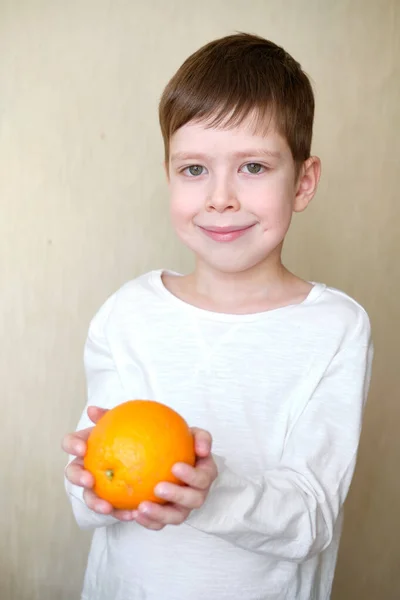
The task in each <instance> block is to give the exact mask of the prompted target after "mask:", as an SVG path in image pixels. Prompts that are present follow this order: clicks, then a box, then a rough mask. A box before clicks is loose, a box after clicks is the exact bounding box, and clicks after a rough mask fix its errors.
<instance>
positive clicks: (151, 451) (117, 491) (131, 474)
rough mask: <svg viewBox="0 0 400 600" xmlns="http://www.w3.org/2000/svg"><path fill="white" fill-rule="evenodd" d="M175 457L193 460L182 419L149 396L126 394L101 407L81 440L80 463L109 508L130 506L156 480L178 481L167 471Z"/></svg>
mask: <svg viewBox="0 0 400 600" xmlns="http://www.w3.org/2000/svg"><path fill="white" fill-rule="evenodd" d="M177 462H184V463H188V464H189V465H192V466H193V465H194V464H195V452H194V439H193V434H192V432H191V431H190V429H189V427H188V425H187V423H186V421H185V420H184V419H183V418H182V417H181V416H180V415H179V414H178V413H177V412H176V411H174V410H172V409H171V408H169V407H168V406H165V405H164V404H161V403H160V402H155V401H152V400H129V401H128V402H124V403H123V404H119V405H118V406H116V407H115V408H112V409H111V410H109V411H108V412H106V413H105V414H104V415H103V416H102V417H101V419H100V420H99V421H98V422H97V424H96V425H95V426H94V428H93V430H92V431H91V433H90V436H89V439H88V442H87V452H86V455H85V457H84V466H85V469H87V470H88V471H90V472H91V473H92V475H93V477H94V479H95V485H94V491H95V492H96V494H97V495H98V496H99V497H100V498H103V499H104V500H107V501H108V502H110V503H111V504H112V506H113V507H114V508H119V509H130V510H133V509H136V508H137V507H138V505H139V504H140V503H141V502H143V501H144V500H151V501H152V502H157V503H159V504H163V503H164V501H163V500H161V498H157V496H155V495H154V491H153V490H154V487H155V486H156V485H157V483H160V482H161V481H169V482H172V483H176V484H180V485H183V484H182V482H180V481H179V480H178V479H177V478H176V477H175V476H174V475H173V474H172V473H171V468H172V466H173V465H174V464H175V463H177Z"/></svg>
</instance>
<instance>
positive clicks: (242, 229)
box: [198, 223, 255, 242]
mask: <svg viewBox="0 0 400 600" xmlns="http://www.w3.org/2000/svg"><path fill="white" fill-rule="evenodd" d="M254 225H255V223H251V224H250V225H232V226H230V227H202V226H201V225H199V226H198V227H199V229H201V230H202V232H203V233H205V234H206V235H207V236H208V237H210V238H211V239H212V240H214V241H216V242H233V241H234V240H236V239H238V238H239V237H241V236H242V235H244V234H245V233H247V232H248V231H249V230H250V229H252V227H254Z"/></svg>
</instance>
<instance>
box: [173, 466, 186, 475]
mask: <svg viewBox="0 0 400 600" xmlns="http://www.w3.org/2000/svg"><path fill="white" fill-rule="evenodd" d="M186 469H187V466H186V465H183V464H181V463H177V464H176V465H174V466H173V467H172V473H173V474H174V475H175V477H184V476H185V473H186Z"/></svg>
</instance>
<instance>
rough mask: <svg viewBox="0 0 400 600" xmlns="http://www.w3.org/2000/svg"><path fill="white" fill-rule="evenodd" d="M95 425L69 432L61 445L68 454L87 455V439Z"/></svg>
mask: <svg viewBox="0 0 400 600" xmlns="http://www.w3.org/2000/svg"><path fill="white" fill-rule="evenodd" d="M92 429H93V427H88V428H87V429H82V430H81V431H76V432H74V433H67V435H65V436H64V437H63V439H62V442H61V447H62V449H63V450H64V452H66V453H67V454H72V455H73V456H85V454H86V441H87V439H88V437H89V435H90V432H91V431H92Z"/></svg>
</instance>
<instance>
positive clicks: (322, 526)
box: [186, 312, 373, 562]
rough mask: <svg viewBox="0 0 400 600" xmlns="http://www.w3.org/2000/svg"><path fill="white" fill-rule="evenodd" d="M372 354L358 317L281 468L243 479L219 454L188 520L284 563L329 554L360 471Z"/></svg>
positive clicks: (365, 325) (305, 413)
mask: <svg viewBox="0 0 400 600" xmlns="http://www.w3.org/2000/svg"><path fill="white" fill-rule="evenodd" d="M372 354H373V349H372V342H371V339H370V326H369V320H368V317H367V316H366V315H365V313H363V312H362V313H361V312H360V315H359V318H358V322H357V326H356V328H355V330H354V332H353V334H352V335H351V339H350V340H349V342H348V343H347V344H346V346H344V347H343V348H342V349H341V350H340V351H339V352H338V353H337V355H336V356H335V358H334V359H333V360H332V362H331V364H330V365H329V368H328V369H327V371H326V373H325V376H324V377H323V379H322V380H321V382H320V384H319V386H318V387H317V389H316V390H315V393H314V394H313V396H312V397H311V398H310V400H309V401H308V403H307V405H306V406H305V408H304V410H303V411H302V414H301V415H300V416H299V417H298V419H297V422H296V423H295V425H294V426H293V428H292V430H291V432H289V434H288V438H287V440H286V444H285V449H284V452H283V456H282V460H281V462H280V464H279V466H277V467H276V468H274V469H270V470H268V471H266V472H265V473H263V475H262V476H261V475H260V476H259V477H257V478H245V477H241V476H238V475H237V474H235V473H234V472H233V471H232V470H231V469H230V468H229V467H228V466H227V465H226V464H225V462H224V460H223V459H222V458H220V457H214V458H215V460H216V462H217V465H218V469H219V476H218V478H217V479H216V481H215V482H214V483H213V485H212V487H211V490H210V493H209V495H208V498H207V499H206V502H205V504H204V505H203V507H202V508H201V509H199V510H198V511H193V512H192V513H191V515H190V516H189V518H188V520H187V521H186V523H187V524H188V525H190V526H192V527H194V528H196V529H199V530H201V531H203V532H206V533H209V534H212V535H216V536H218V537H221V538H223V539H225V540H227V541H228V542H231V543H232V544H235V545H237V546H239V547H242V548H245V549H247V550H250V551H252V552H257V553H261V554H264V553H265V554H268V555H272V556H275V557H276V558H278V559H284V560H290V561H296V562H297V561H298V562H300V561H304V560H306V559H308V558H309V557H311V556H313V555H315V554H317V553H319V552H321V551H322V550H324V549H325V548H326V547H327V546H328V545H329V543H330V542H331V540H332V535H333V529H334V526H335V522H336V519H337V517H338V514H339V511H340V509H341V507H342V505H343V502H344V501H345V498H346V496H347V493H348V490H349V486H350V483H351V480H352V476H353V472H354V468H355V463H356V455H357V449H358V443H359V437H360V432H361V422H362V415H363V408H364V404H365V401H366V397H367V393H368V389H369V382H370V374H371V363H372ZM238 443H239V444H240V440H238Z"/></svg>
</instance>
